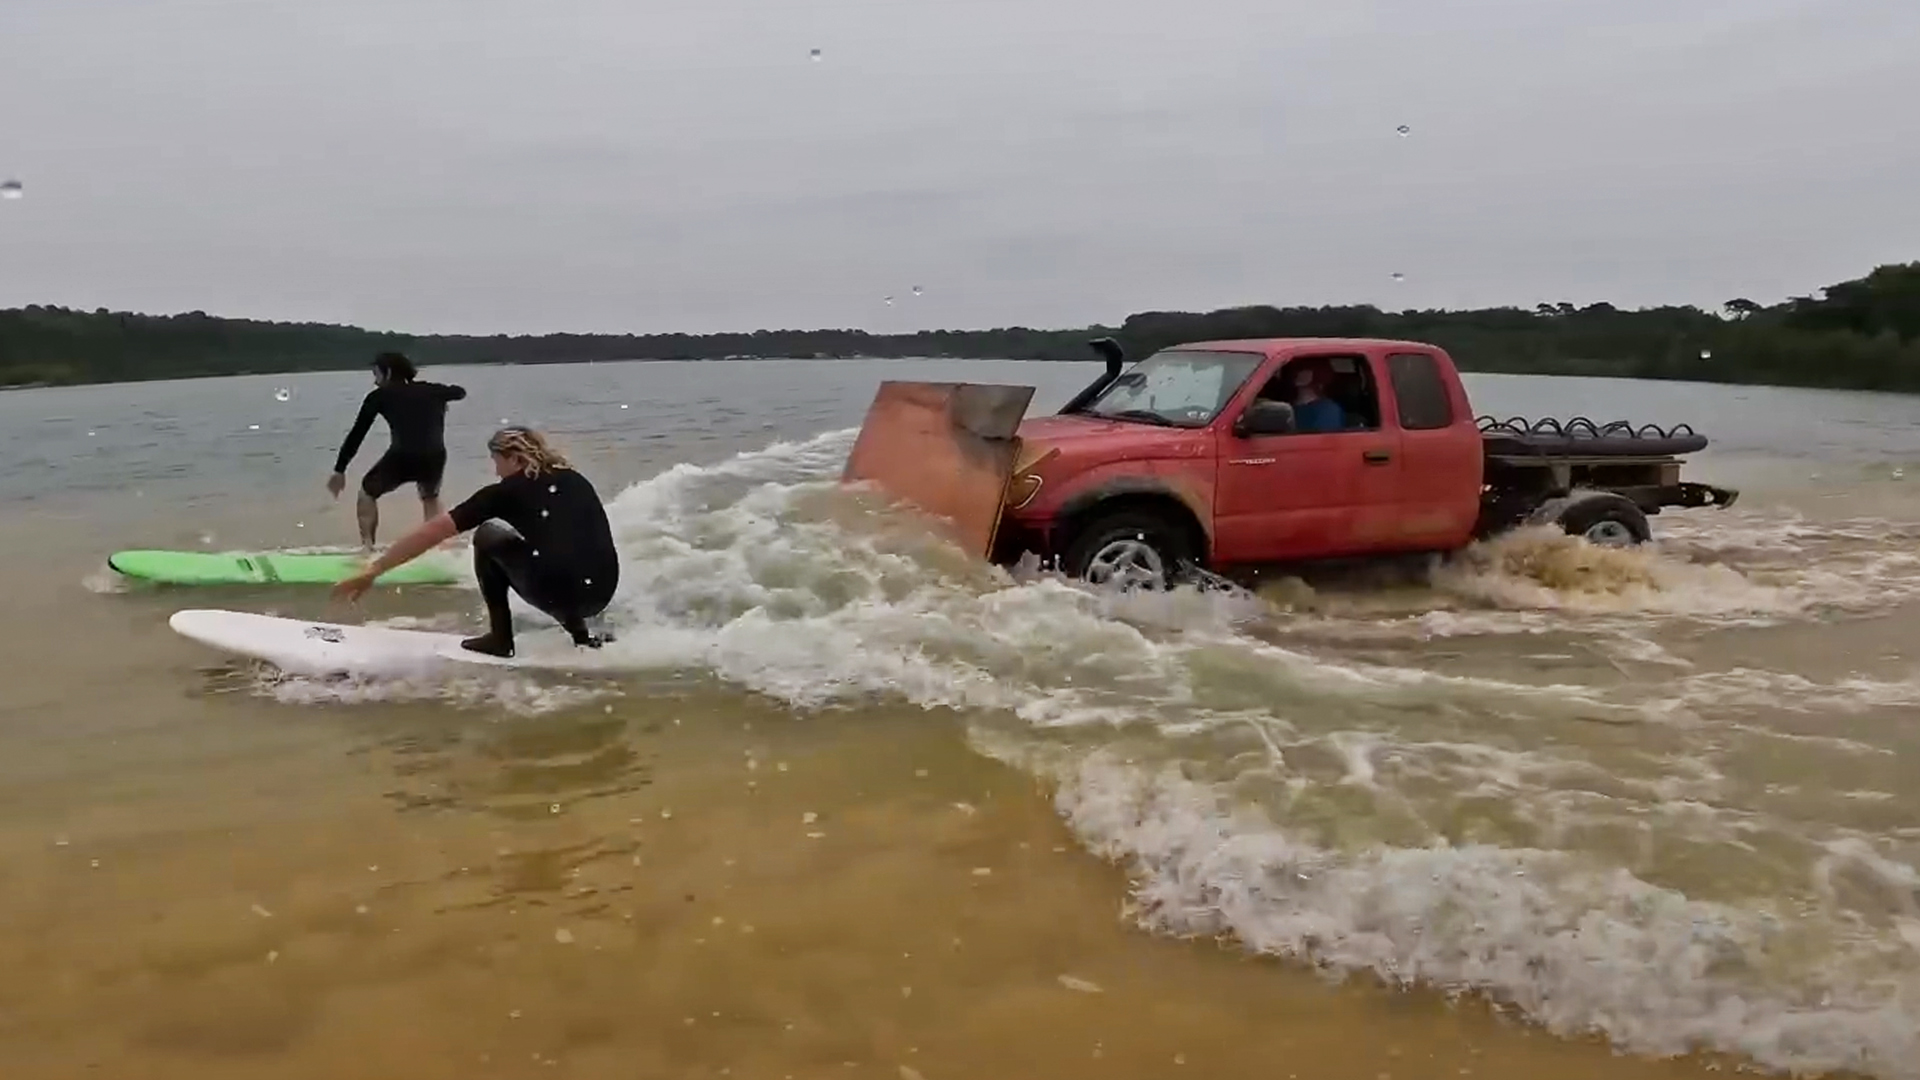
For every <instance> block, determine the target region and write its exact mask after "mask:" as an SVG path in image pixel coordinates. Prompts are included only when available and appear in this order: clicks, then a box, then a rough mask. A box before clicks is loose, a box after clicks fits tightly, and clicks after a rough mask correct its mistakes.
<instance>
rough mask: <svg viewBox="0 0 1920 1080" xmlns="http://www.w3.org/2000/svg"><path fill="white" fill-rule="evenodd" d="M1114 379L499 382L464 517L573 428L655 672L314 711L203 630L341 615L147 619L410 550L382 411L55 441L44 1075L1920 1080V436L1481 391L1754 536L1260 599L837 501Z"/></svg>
mask: <svg viewBox="0 0 1920 1080" xmlns="http://www.w3.org/2000/svg"><path fill="white" fill-rule="evenodd" d="M1092 371H1093V368H1092V367H1091V366H1085V365H1040V364H1025V365H1022V364H942V363H934V362H899V363H879V362H853V361H843V362H792V363H739V364H732V363H729V364H704V365H690V364H689V365H683V364H603V365H585V366H575V367H564V368H540V369H528V368H489V369H466V370H461V371H457V372H456V371H442V372H439V373H438V375H439V377H443V378H450V379H453V380H454V381H460V382H463V383H464V384H466V385H467V386H469V388H470V389H471V390H472V392H473V396H472V399H471V400H470V401H469V402H468V403H465V404H463V405H462V406H457V407H456V412H455V413H454V415H453V418H452V420H451V422H450V425H449V437H450V440H451V441H452V443H453V445H454V459H455V464H454V466H453V468H452V469H451V470H450V475H449V479H448V485H447V486H448V493H449V495H451V496H454V497H458V494H459V493H462V492H464V491H465V490H469V489H470V488H471V487H472V486H473V485H474V484H476V483H478V482H479V481H480V480H481V462H480V461H479V460H478V459H479V454H478V453H477V452H473V453H465V452H463V451H462V449H461V447H462V446H463V445H465V446H469V447H472V446H477V445H478V444H479V442H480V440H481V439H483V438H484V434H485V432H486V431H487V430H490V429H491V428H492V427H493V426H495V425H496V424H497V422H498V421H499V420H500V419H501V418H502V417H513V418H515V419H526V420H531V421H533V422H536V423H539V424H541V425H543V426H546V427H548V428H550V429H552V430H554V431H555V432H556V433H557V434H558V435H559V437H560V439H561V441H562V443H563V445H565V446H566V448H567V449H568V450H569V451H571V452H573V453H574V455H575V457H576V458H577V459H578V460H579V462H580V463H581V464H582V466H583V468H584V469H585V470H586V471H587V473H588V475H589V476H590V477H591V478H592V479H593V480H594V481H595V482H596V483H597V484H598V485H599V486H600V488H601V490H602V493H603V495H605V496H606V497H607V499H608V501H609V506H610V513H611V515H612V517H613V519H614V521H615V523H616V527H617V530H618V533H619V540H620V542H621V545H622V548H623V552H624V553H625V555H626V558H627V566H626V569H625V571H624V573H623V580H622V584H621V591H620V597H619V599H618V600H617V602H616V605H615V609H614V613H613V614H614V619H613V621H614V624H615V626H616V628H617V629H618V630H619V631H620V637H619V640H618V641H617V642H616V643H615V644H614V645H613V646H611V647H610V648H609V649H608V650H606V651H605V653H604V654H603V655H599V656H595V657H592V658H591V659H584V658H583V662H582V665H581V668H580V669H579V670H578V671H576V672H574V673H572V674H571V675H570V676H555V677H550V678H549V677H539V678H533V677H527V676H525V675H520V674H514V673H504V674H502V673H494V672H477V673H462V674H460V675H458V676H453V677H446V678H435V679H412V680H360V681H327V680H311V679H302V678H290V677H284V676H278V675H275V674H274V673H271V672H267V671H261V670H255V669H252V668H250V667H247V666H244V665H237V664H232V663H229V662H227V661H226V660H225V659H224V658H222V657H219V656H217V655H211V654H209V653H207V652H206V651H205V650H203V649H200V648H199V647H197V646H194V645H192V644H191V643H188V642H185V641H183V640H180V639H178V638H176V637H175V636H173V635H171V634H169V633H167V632H166V630H165V626H164V623H165V618H166V615H167V614H168V613H169V612H170V611H172V610H173V609H175V608H177V607H182V606H189V605H195V606H198V605H205V604H214V603H217V604H222V605H226V606H232V607H239V608H245V609H249V610H273V611H281V612H285V613H290V614H291V613H300V614H307V615H322V614H327V613H330V612H331V613H332V614H335V615H339V614H341V613H340V612H338V611H337V610H334V609H331V608H330V607H329V605H328V602H327V601H326V599H325V597H324V595H321V594H319V593H318V592H316V591H299V590H289V589H259V590H252V589H248V590H236V591H221V592H219V593H218V594H215V593H212V592H209V591H207V590H193V591H191V592H189V591H186V590H158V589H129V588H126V587H125V586H124V585H122V584H121V583H118V582H116V581H114V580H113V579H112V575H111V574H109V573H106V572H104V571H103V570H102V568H101V562H102V560H103V559H104V557H105V555H106V554H107V553H109V552H110V551H112V550H114V549H115V548H119V547H133V546H184V547H189V548H201V549H221V548H226V547H229V546H254V545H264V546H273V547H293V546H320V547H326V546H331V545H337V544H343V543H346V542H349V541H350V540H351V536H352V522H351V510H350V509H349V508H348V507H347V506H345V505H334V504H332V503H331V502H330V500H328V499H327V497H326V495H325V493H324V492H323V491H322V490H321V488H320V482H321V480H323V479H324V477H325V473H326V470H327V467H328V464H329V463H330V458H331V452H332V448H333V446H334V445H336V444H335V440H337V439H338V438H339V436H340V434H341V433H342V431H343V430H344V427H345V425H346V423H347V422H348V421H349V420H350V419H351V410H352V407H353V404H354V402H355V400H356V398H357V397H358V394H359V393H360V392H361V390H362V386H363V383H362V382H361V380H360V377H359V376H351V377H350V376H345V375H337V374H330V375H308V376H298V377H287V378H279V379H273V378H248V379H231V380H211V381H196V382H183V383H167V384H155V385H151V386H137V387H126V386H115V387H95V388H84V389H73V390H44V391H28V392H21V393H13V394H5V395H0V450H4V452H5V454H6V459H7V460H8V461H9V462H10V465H9V467H8V468H7V469H6V470H5V471H4V473H0V504H3V505H4V506H5V507H6V513H5V514H3V515H0V541H4V542H5V543H6V544H7V545H8V547H9V550H12V551H13V552H15V553H16V557H15V558H14V559H13V560H10V561H9V562H8V563H7V564H6V566H5V567H0V584H4V587H5V588H6V590H7V592H8V595H9V600H10V605H9V610H10V615H11V616H12V617H11V618H10V619H8V620H7V621H6V623H5V624H4V628H0V647H3V648H4V649H5V651H6V654H7V655H8V656H9V658H10V660H11V661H12V662H11V663H10V665H9V668H10V672H9V677H8V679H7V680H6V684H5V686H4V688H3V689H0V751H4V752H0V1055H3V1056H4V1059H5V1060H7V1061H9V1062H10V1063H18V1064H17V1067H18V1069H19V1070H20V1075H28V1076H36V1077H37V1076H68V1075H73V1076H81V1075H116V1076H120V1075H124V1076H151V1077H166V1078H171V1077H185V1076H189V1075H191V1076H195V1077H208V1076H214V1077H217V1076H228V1075H231V1076H236V1077H237V1076H249V1077H258V1076H274V1077H304V1076H316V1077H318V1076H335V1075H340V1074H341V1071H342V1069H343V1063H351V1069H350V1071H352V1072H353V1073H354V1074H355V1075H361V1076H387V1075H393V1076H399V1075H406V1076H410V1077H420V1076H440V1075H445V1076H456V1075H457V1076H475V1075H480V1076H487V1075H498V1076H522V1075H524V1076H554V1075H560V1076H578V1077H600V1076H632V1075H662V1076H720V1075H731V1076H785V1075H793V1076H827V1075H832V1076H846V1075H882V1076H889V1077H893V1076H899V1077H911V1076H915V1075H918V1076H923V1077H925V1078H927V1080H940V1078H941V1077H958V1076H982V1077H984V1076H986V1075H988V1074H989V1072H990V1071H996V1070H998V1071H1005V1070H1013V1071H1015V1072H1017V1073H1019V1074H1022V1075H1027V1074H1035V1075H1037V1074H1042V1073H1044V1074H1048V1075H1064V1076H1079V1075H1085V1076H1103V1077H1104V1076H1165V1075H1181V1074H1183V1073H1184V1072H1194V1073H1195V1074H1196V1075H1210V1076H1275V1075H1295V1074H1297V1075H1299V1076H1307V1077H1349V1076H1351V1077H1363V1078H1377V1077H1379V1076H1381V1075H1383V1074H1384V1075H1390V1076H1456V1075H1463V1074H1466V1075H1476V1076H1509V1077H1515V1078H1519V1077H1533V1076H1540V1075H1556V1076H1559V1075H1566V1076H1593V1077H1640V1076H1678V1075H1694V1074H1697V1073H1699V1072H1701V1071H1703V1070H1705V1069H1709V1068H1732V1067H1736V1066H1738V1065H1740V1064H1743V1063H1745V1064H1749V1065H1754V1064H1757V1065H1762V1066H1768V1067H1777V1068H1794V1069H1803V1070H1809V1071H1816V1070H1821V1069H1841V1068H1850V1069H1854V1070H1857V1071H1858V1072H1860V1073H1862V1074H1865V1075H1872V1076H1878V1077H1886V1078H1909V1077H1915V1076H1920V1065H1916V1062H1920V1045H1916V1043H1915V1041H1914V1040H1915V1034H1914V1032H1915V1030H1916V1024H1917V1023H1920V794H1916V792H1917V791H1920V786H1916V785H1915V784H1914V783H1913V779H1914V775H1915V772H1914V765H1913V762H1914V760H1915V755H1916V753H1920V735H1916V734H1914V729H1913V726H1912V721H1913V720H1914V718H1915V717H1916V716H1920V712H1917V711H1916V707H1920V656H1917V655H1916V652H1915V642H1916V640H1917V632H1920V600H1916V590H1920V556H1916V555H1915V554H1914V550H1915V543H1914V541H1915V540H1916V539H1920V493H1916V492H1915V491H1914V489H1913V488H1912V487H1911V486H1910V484H1909V482H1908V481H1907V479H1906V476H1905V472H1906V470H1909V469H1912V468H1913V467H1914V466H1915V465H1916V464H1920V434H1916V432H1920V428H1916V427H1915V426H1914V421H1915V420H1916V419H1920V401H1914V400H1909V399H1903V398H1888V397H1876V396H1870V395H1843V394H1818V393H1803V392H1796V391H1784V390H1758V389H1744V388H1730V387H1710V386H1673V385H1659V386H1651V385H1644V384H1634V383H1624V382H1611V381H1588V380H1539V379H1524V378H1511V377H1489V378H1476V379H1474V380H1473V383H1472V389H1473V393H1474V395H1475V399H1476V403H1477V404H1479V405H1480V407H1481V410H1482V411H1485V412H1494V413H1498V414H1500V415H1503V416H1504V415H1509V414H1515V413H1518V414H1525V415H1539V414H1541V413H1547V412H1552V413H1558V414H1561V415H1565V414H1567V413H1571V412H1581V413H1586V414H1587V415H1590V416H1594V417H1596V418H1598V419H1612V418H1614V417H1616V416H1621V417H1627V418H1630V419H1633V420H1636V421H1641V422H1645V421H1648V420H1652V421H1657V422H1662V423H1673V422H1678V421H1688V422H1691V423H1693V424H1695V426H1697V427H1699V428H1701V429H1702V430H1703V431H1706V432H1707V433H1708V434H1709V435H1712V436H1714V437H1715V439H1716V442H1715V445H1714V447H1713V448H1712V449H1711V450H1709V451H1708V452H1707V453H1706V454H1703V455H1701V457H1700V459H1699V463H1698V467H1697V470H1696V471H1697V474H1698V475H1699V476H1700V477H1701V478H1703V479H1710V480H1715V481H1720V482H1726V483H1731V484H1734V485H1736V486H1740V487H1742V488H1743V489H1744V490H1745V494H1744V495H1743V497H1742V500H1741V502H1740V504H1739V506H1738V507H1737V508H1736V509H1735V510H1732V511H1724V512H1714V511H1702V512H1690V513H1684V514H1675V513H1669V514H1666V515H1663V516H1661V517H1660V518H1658V519H1656V521H1655V527H1656V534H1657V536H1658V542H1657V543H1656V544H1655V545H1654V546H1653V547H1652V548H1651V549H1649V550H1646V551H1639V552H1631V553H1618V552H1605V551H1598V550H1595V549H1592V548H1590V547H1587V546H1585V545H1583V544H1580V543H1577V542H1573V541H1571V540H1568V539H1567V538H1564V537H1559V536H1557V535H1554V534H1550V533H1536V534H1527V535H1519V536H1514V537H1509V538H1506V539H1503V540H1501V541H1498V542H1496V543H1493V544H1490V545H1486V546H1484V547H1482V548H1477V549H1474V550H1472V551H1469V552H1466V553H1463V554H1462V555H1461V556H1458V557H1456V558H1454V559H1451V560H1445V561H1440V562H1436V563H1435V564H1434V565H1432V566H1429V567H1425V568H1416V569H1417V572H1414V573H1411V574H1408V573H1400V574H1397V575H1393V576H1388V575H1384V574H1382V575H1360V576H1357V577H1355V576H1349V577H1345V578H1329V577H1319V578H1315V579H1313V580H1309V581H1301V580H1295V579H1276V580H1270V581H1267V582H1264V583H1263V584H1261V585H1260V587H1259V588H1258V590H1257V592H1256V593H1255V594H1253V595H1219V594H1212V595H1200V594H1193V593H1177V594H1173V595H1170V596H1159V597H1134V598H1121V597H1113V596H1103V595H1098V594H1094V593H1090V592H1087V591H1084V590H1081V589H1077V588H1073V587H1070V586H1068V585H1066V584H1064V583H1061V582H1058V581H1054V580H1050V579H1047V578H1045V577H1040V576H1033V575H1024V574H1009V573H1007V572H1004V571H1000V570H997V569H992V568H987V567H982V566H978V565H975V564H972V563H970V562H969V561H968V560H966V559H965V558H963V557H962V556H960V555H959V554H958V553H957V552H955V551H953V550H952V549H950V548H947V547H945V546H943V545H942V544H940V543H939V542H938V541H937V540H936V539H934V538H933V537H931V536H929V535H927V534H926V532H925V531H924V530H923V529H922V528H920V527H919V525H918V524H917V523H915V522H913V521H911V520H909V519H904V518H901V517H898V516H896V515H892V514H889V513H886V512H884V511H883V510H881V509H878V508H875V507H873V506H871V505H869V504H866V503H863V502H861V501H858V500H855V499H853V498H850V497H848V496H847V495H845V494H843V493H841V492H839V491H837V490H836V488H835V485H834V483H833V480H834V478H835V477H837V475H838V472H839V467H840V464H841V462H842V461H843V460H844V457H845V454H846V451H847V449H848V447H849V446H850V445H851V438H852V431H851V429H852V427H853V426H854V425H857V424H858V422H859V418H860V416H861V415H862V413H863V412H864V410H865V406H866V403H867V401H868V399H869V398H870V397H871V394H872V390H873V387H874V386H875V385H876V384H877V382H878V381H879V380H880V379H882V378H963V379H971V380H975V381H1002V382H1029V383H1033V384H1036V385H1038V386H1039V387H1040V393H1039V394H1038V395H1037V398H1036V404H1035V407H1036V409H1040V408H1048V407H1052V406H1053V405H1056V404H1057V403H1058V402H1060V401H1063V400H1065V398H1066V397H1067V396H1069V395H1070V394H1071V393H1072V392H1073V391H1074V390H1075V389H1077V388H1078V386H1079V385H1080V383H1081V382H1082V381H1083V380H1084V379H1085V378H1087V377H1088V376H1089V375H1090V374H1091V373H1092ZM281 387H286V388H288V389H290V390H292V391H293V393H292V395H291V397H290V400H289V401H287V402H280V401H278V400H277V399H276V396H275V393H274V392H275V390H276V389H279V388H281ZM1572 401H1579V402H1581V403H1582V404H1581V406H1580V407H1579V408H1577V409H1576V408H1568V407H1565V406H1564V405H1563V404H1562V403H1564V402H1572ZM621 406H626V407H625V408H622V407H621ZM255 425H258V427H257V429H256V428H255ZM370 442H373V443H374V446H373V447H371V448H370V450H369V451H367V452H364V453H363V457H364V458H365V459H364V460H363V461H361V462H359V463H357V464H356V468H355V470H354V473H355V475H356V476H357V474H358V472H359V470H360V469H362V468H364V467H365V465H366V464H368V463H370V461H371V457H370V456H368V455H370V454H371V452H373V451H377V450H378V448H379V446H380V445H381V444H380V440H379V436H377V435H376V436H375V437H374V438H373V439H371V440H370ZM1915 482H1920V480H1916V481H1915ZM385 513H386V514H387V517H388V525H387V527H386V530H385V535H387V536H391V535H393V534H394V530H396V529H398V528H401V527H404V526H405V525H407V524H410V523H411V521H412V520H415V519H416V518H417V510H415V509H413V508H409V507H408V506H407V505H406V501H405V500H404V499H403V498H400V497H392V498H389V499H388V500H387V502H386V509H385ZM475 607H476V605H475V598H474V597H473V596H472V595H471V592H470V591H468V590H463V589H410V590H404V591H399V592H392V593H382V594H379V595H376V596H375V597H373V598H371V599H370V600H369V602H368V606H367V609H366V610H365V612H364V613H363V615H362V616H358V617H367V618H379V619H389V620H396V621H398V622H400V623H401V624H404V625H427V626H446V627H456V626H466V625H472V624H473V623H474V622H475V618H476V614H477V613H476V610H475ZM1182 938H1185V939H1191V940H1185V941H1182V940H1178V939H1182ZM1353 976H1358V978H1352V977H1353ZM1341 977H1348V978H1347V980H1346V981H1345V982H1344V983H1337V980H1338V979H1339V978H1341ZM1676 1054H1678V1055H1690V1056H1684V1057H1680V1058H1677V1059H1667V1056H1668V1055H1676ZM1702 1054H1705V1055H1707V1056H1706V1057H1703V1056H1701V1055H1702ZM1715 1054H1719V1055H1725V1056H1724V1057H1723V1058H1713V1057H1712V1055H1715Z"/></svg>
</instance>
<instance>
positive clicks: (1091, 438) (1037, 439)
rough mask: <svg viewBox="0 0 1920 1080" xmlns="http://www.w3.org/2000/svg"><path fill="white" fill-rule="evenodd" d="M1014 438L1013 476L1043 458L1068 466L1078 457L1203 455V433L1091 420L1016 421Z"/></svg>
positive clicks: (1119, 458)
mask: <svg viewBox="0 0 1920 1080" xmlns="http://www.w3.org/2000/svg"><path fill="white" fill-rule="evenodd" d="M1019 434H1020V444H1021V445H1020V455H1019V459H1018V462H1017V464H1016V466H1015V472H1016V473H1018V472H1022V471H1024V470H1025V469H1026V468H1030V467H1032V466H1033V465H1034V464H1036V463H1038V462H1040V461H1042V460H1043V459H1046V458H1049V457H1053V458H1058V459H1060V464H1066V465H1069V466H1071V464H1072V462H1073V461H1074V460H1075V459H1078V458H1083V457H1085V458H1098V459H1099V460H1101V461H1104V462H1117V461H1138V460H1142V459H1148V458H1169V457H1191V456H1193V455H1194V454H1196V453H1202V452H1204V450H1203V448H1204V446H1205V443H1206V432H1205V431H1204V429H1195V428H1170V427H1156V426H1154V425H1152V424H1142V423H1140V422H1138V421H1132V420H1103V419H1100V418H1098V417H1091V416H1038V417H1034V418H1032V419H1028V420H1023V421H1021V423H1020V430H1019Z"/></svg>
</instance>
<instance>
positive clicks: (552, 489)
mask: <svg viewBox="0 0 1920 1080" xmlns="http://www.w3.org/2000/svg"><path fill="white" fill-rule="evenodd" d="M547 494H549V495H558V494H560V485H559V484H548V485H547Z"/></svg>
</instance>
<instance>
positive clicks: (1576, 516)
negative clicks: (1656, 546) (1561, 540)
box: [1543, 491, 1653, 547]
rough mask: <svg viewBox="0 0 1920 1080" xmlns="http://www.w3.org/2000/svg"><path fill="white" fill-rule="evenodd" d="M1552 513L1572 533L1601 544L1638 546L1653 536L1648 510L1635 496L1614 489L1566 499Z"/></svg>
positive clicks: (1553, 517) (1558, 522)
mask: <svg viewBox="0 0 1920 1080" xmlns="http://www.w3.org/2000/svg"><path fill="white" fill-rule="evenodd" d="M1543 509H1546V508H1543ZM1551 514H1552V520H1553V521H1554V522H1555V524H1558V525H1559V526H1560V528H1561V529H1563V530H1564V531H1565V532H1566V533H1567V534H1568V535H1569V536H1578V537H1580V538H1581V539H1583V540H1585V541H1586V542H1587V543H1589V544H1594V545H1596V546H1599V547H1634V546H1636V545H1638V544H1644V543H1646V542H1647V541H1648V540H1651V539H1652V538H1653V527H1652V526H1651V525H1649V524H1647V515H1646V512H1645V511H1643V510H1641V509H1640V508H1639V507H1638V506H1636V505H1634V503H1633V500H1632V499H1629V498H1627V497H1626V496H1625V495H1619V494H1616V493H1614V492H1610V491H1608V492H1596V493H1595V494H1592V495H1587V496H1585V497H1581V498H1574V499H1567V500H1564V501H1562V502H1561V503H1560V504H1559V505H1558V506H1556V507H1554V508H1553V509H1552V510H1551Z"/></svg>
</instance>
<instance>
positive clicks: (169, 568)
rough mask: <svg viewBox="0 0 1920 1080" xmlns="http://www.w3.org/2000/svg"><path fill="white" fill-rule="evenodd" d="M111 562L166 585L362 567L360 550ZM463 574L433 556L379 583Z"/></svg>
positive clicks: (312, 575) (269, 579) (281, 580)
mask: <svg viewBox="0 0 1920 1080" xmlns="http://www.w3.org/2000/svg"><path fill="white" fill-rule="evenodd" d="M107 565H108V566H110V567H112V568H113V569H114V570H116V571H118V572H119V573H121V574H125V575H126V576H127V577H130V578H139V579H140V580H142V581H152V582H157V583H159V584H163V585H333V584H337V583H338V582H341V581H345V580H346V579H347V578H350V577H352V576H353V575H355V574H357V573H359V572H360V568H361V567H363V566H365V565H366V560H365V559H364V558H362V557H361V556H359V555H322V554H313V555H308V554H294V553H288V552H272V551H225V552H207V551H116V552H114V553H113V554H112V555H110V556H108V557H107ZM459 580H460V575H459V574H457V573H456V572H454V570H453V569H452V568H450V567H448V566H447V565H446V564H445V563H442V562H438V561H435V560H434V558H433V556H431V555H428V556H426V557H424V558H420V559H415V560H414V561H413V562H410V563H408V564H406V565H405V566H397V567H395V568H393V569H392V570H389V571H387V572H386V573H384V574H382V575H380V577H379V578H378V579H376V580H375V582H374V584H376V585H452V584H454V583H456V582H458V581H459Z"/></svg>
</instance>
